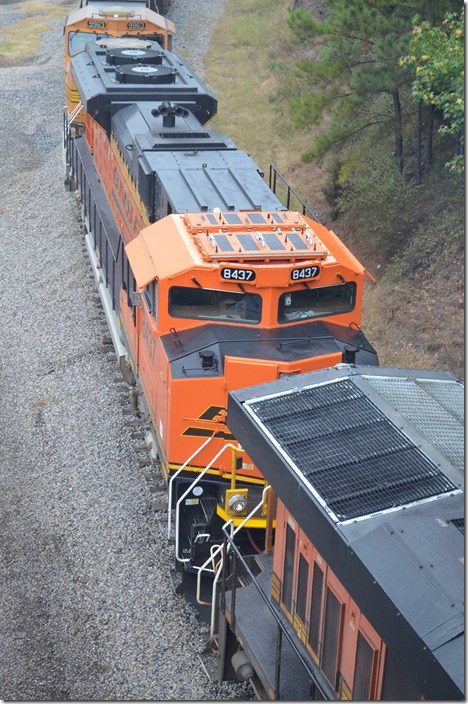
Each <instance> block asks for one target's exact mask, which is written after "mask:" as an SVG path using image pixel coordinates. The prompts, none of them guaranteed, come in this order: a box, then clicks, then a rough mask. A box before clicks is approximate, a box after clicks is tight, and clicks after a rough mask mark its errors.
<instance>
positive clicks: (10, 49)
mask: <svg viewBox="0 0 468 704" xmlns="http://www.w3.org/2000/svg"><path fill="white" fill-rule="evenodd" d="M20 7H21V11H22V12H23V13H24V17H22V18H21V19H20V20H19V21H18V22H16V23H15V24H12V25H9V26H7V27H3V28H2V29H1V30H0V61H1V63H0V65H10V66H11V65H14V64H27V63H28V62H29V61H30V60H31V58H32V57H33V56H35V54H37V52H38V51H39V49H40V47H41V44H42V35H43V34H44V33H45V32H48V31H49V30H50V21H51V20H55V19H64V18H65V17H66V15H67V13H68V9H67V8H65V7H57V6H56V5H50V4H49V3H47V2H25V3H20Z"/></svg>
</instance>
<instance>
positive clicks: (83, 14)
mask: <svg viewBox="0 0 468 704" xmlns="http://www.w3.org/2000/svg"><path fill="white" fill-rule="evenodd" d="M63 31H64V37H65V109H66V112H67V116H68V118H70V116H72V123H73V125H74V127H75V129H77V130H82V129H83V125H84V113H83V110H82V109H81V108H80V106H81V101H80V96H79V94H78V90H77V86H76V83H75V81H74V78H73V76H72V74H71V60H72V58H73V57H74V56H77V55H78V54H80V53H82V52H84V51H85V48H86V44H87V43H88V42H90V41H96V40H97V41H101V42H107V43H109V42H110V41H111V40H112V39H114V38H123V37H125V38H127V39H129V40H132V39H133V41H134V42H138V40H139V39H140V40H144V41H145V42H148V41H153V42H157V43H158V44H159V45H160V46H161V47H162V48H163V49H166V50H168V51H171V50H172V39H173V37H174V36H175V33H176V31H175V26H174V24H173V22H171V21H170V20H168V19H166V18H165V17H163V16H162V15H160V14H158V13H157V12H154V11H152V10H151V9H149V7H148V6H147V5H146V3H132V4H128V2H125V3H124V4H121V5H118V4H115V3H112V4H111V3H105V2H104V3H103V2H99V4H98V3H91V2H88V3H83V4H82V5H81V6H80V7H79V8H77V9H76V10H73V11H72V12H70V14H69V15H68V17H67V19H66V20H65V26H64V30H63ZM145 46H147V44H145ZM135 48H137V44H135Z"/></svg>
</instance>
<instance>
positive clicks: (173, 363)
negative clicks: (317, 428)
mask: <svg viewBox="0 0 468 704" xmlns="http://www.w3.org/2000/svg"><path fill="white" fill-rule="evenodd" d="M125 251H126V256H127V258H128V262H129V266H130V269H131V271H132V274H133V276H134V279H135V287H136V296H135V297H134V298H133V299H132V301H131V304H130V305H128V296H127V295H122V297H121V302H120V303H121V306H120V309H121V316H122V324H123V328H124V329H125V331H126V335H127V339H128V342H129V345H130V347H131V348H132V352H133V355H132V356H133V359H134V360H136V365H137V366H136V369H135V371H136V375H137V376H138V378H139V379H140V381H141V386H142V391H143V395H144V406H145V412H146V413H147V415H148V417H149V419H150V422H151V425H152V428H153V431H154V435H155V442H156V443H157V445H158V448H159V450H158V451H159V456H160V459H161V464H162V469H163V473H164V475H165V477H166V480H167V481H169V482H171V481H172V477H173V476H174V475H175V474H176V473H177V481H176V482H175V486H174V492H173V494H172V496H173V504H174V506H175V507H176V513H177V515H178V521H177V525H178V528H179V530H180V536H181V544H180V547H179V549H178V550H176V554H177V556H178V558H179V563H180V564H182V565H184V566H185V568H187V567H188V568H189V569H190V568H191V567H193V565H194V564H198V565H200V562H201V561H203V559H204V558H206V557H207V556H208V555H209V550H210V548H211V546H212V545H215V544H217V543H219V540H220V535H221V527H222V525H223V523H224V522H225V521H228V520H231V521H232V522H233V524H234V525H239V524H240V523H241V522H243V521H244V520H245V517H246V516H247V515H249V514H250V513H251V512H252V510H253V509H255V507H256V506H257V510H256V511H254V513H253V514H252V516H251V518H250V519H249V520H248V521H247V524H246V527H247V528H248V529H249V530H250V534H249V539H252V540H253V541H254V542H255V530H256V529H258V528H260V529H262V535H263V536H264V535H265V533H264V529H265V526H266V515H267V511H268V506H267V504H266V503H265V502H263V501H262V490H263V488H264V485H265V482H264V480H263V477H262V475H261V474H260V472H259V471H258V469H257V467H256V466H255V465H254V463H253V462H252V460H251V459H250V458H249V457H248V456H247V455H245V453H244V452H243V451H242V448H240V447H239V446H238V443H236V440H235V438H234V436H233V435H232V433H231V432H230V430H229V428H228V427H227V426H226V418H225V416H226V411H225V409H226V404H227V394H228V392H229V391H232V390H234V389H239V388H243V387H246V386H251V385H255V384H258V383H263V382H266V381H272V380H275V379H278V378H280V377H282V376H288V375H293V374H299V373H301V372H305V371H311V370H314V369H318V368H322V367H324V366H332V365H334V364H337V363H340V362H342V361H343V360H344V359H345V355H347V354H349V352H350V350H351V351H353V354H354V357H357V358H358V359H359V360H362V361H363V362H364V363H367V364H376V363H377V356H376V354H375V351H374V350H373V349H372V347H371V346H370V345H369V343H368V342H367V340H366V339H365V337H364V335H363V334H362V332H361V331H360V330H359V328H358V326H357V321H359V318H360V308H361V299H362V288H363V279H364V273H365V270H364V269H363V267H362V266H361V265H360V264H359V262H358V261H357V260H356V259H355V258H354V257H353V256H352V255H351V253H350V252H348V250H346V248H344V247H343V245H342V244H341V243H340V242H339V241H338V239H337V238H336V236H335V235H334V233H332V232H330V231H328V230H326V228H324V227H322V226H321V225H319V224H318V223H315V222H312V221H311V220H309V219H308V218H305V217H303V216H301V215H299V214H298V213H292V212H287V211H283V212H279V213H278V212H238V213H232V212H228V213H196V214H191V213H190V214H184V215H172V216H169V217H166V218H164V219H163V220H161V221H159V222H158V223H155V224H154V225H151V226H149V227H147V228H145V229H144V230H143V231H142V232H141V233H140V235H138V236H137V237H136V238H135V239H134V240H133V241H131V242H130V243H127V245H126V247H125ZM338 256H339V259H338ZM129 284H130V282H129ZM156 369H157V370H159V374H156V373H155V370H156ZM192 457H193V458H194V459H193V460H191V459H190V458H192ZM200 473H202V475H203V479H202V480H200ZM192 485H193V486H192ZM179 501H181V502H182V503H181V505H179V506H178V502H179ZM252 531H253V532H252ZM182 536H183V537H182ZM252 536H254V537H252ZM176 540H177V537H176ZM259 547H260V549H263V547H264V545H263V544H260V546H259Z"/></svg>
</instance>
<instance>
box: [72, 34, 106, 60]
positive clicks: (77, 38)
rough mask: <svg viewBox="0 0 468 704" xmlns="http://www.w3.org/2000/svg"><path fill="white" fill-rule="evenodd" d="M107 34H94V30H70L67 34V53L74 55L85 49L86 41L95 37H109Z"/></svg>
mask: <svg viewBox="0 0 468 704" xmlns="http://www.w3.org/2000/svg"><path fill="white" fill-rule="evenodd" d="M109 37H110V35H108V34H95V33H94V32H70V34H69V35H68V54H69V56H76V55H77V54H80V53H81V52H82V51H84V50H85V47H86V44H87V42H90V41H93V40H95V39H109Z"/></svg>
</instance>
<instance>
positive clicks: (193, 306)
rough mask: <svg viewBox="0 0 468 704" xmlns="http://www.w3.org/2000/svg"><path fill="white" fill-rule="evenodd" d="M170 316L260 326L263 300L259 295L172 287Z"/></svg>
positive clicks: (170, 290)
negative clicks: (258, 324)
mask: <svg viewBox="0 0 468 704" xmlns="http://www.w3.org/2000/svg"><path fill="white" fill-rule="evenodd" d="M169 315H171V316H173V317H174V318H198V319H200V320H217V321H226V322H230V323H250V324H257V323H259V322H260V320H261V317H262V297H261V296H259V295H258V294H256V293H237V292H235V291H213V290H211V289H207V288H187V287H184V286H173V287H172V288H171V289H169Z"/></svg>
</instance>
